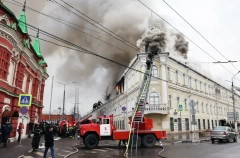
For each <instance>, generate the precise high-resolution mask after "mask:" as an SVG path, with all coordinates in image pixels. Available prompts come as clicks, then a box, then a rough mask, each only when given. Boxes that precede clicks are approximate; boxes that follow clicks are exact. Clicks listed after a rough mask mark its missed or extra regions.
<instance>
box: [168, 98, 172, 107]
mask: <svg viewBox="0 0 240 158" xmlns="http://www.w3.org/2000/svg"><path fill="white" fill-rule="evenodd" d="M168 103H169V107H170V108H172V96H171V95H168Z"/></svg>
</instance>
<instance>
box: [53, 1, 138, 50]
mask: <svg viewBox="0 0 240 158" xmlns="http://www.w3.org/2000/svg"><path fill="white" fill-rule="evenodd" d="M50 1H51V2H53V3H55V4H57V5H58V6H60V7H61V8H63V9H65V10H67V11H68V12H70V13H73V14H74V15H76V16H77V17H79V18H81V19H83V20H84V21H86V22H88V23H90V24H91V25H93V26H95V27H97V28H98V29H100V30H102V31H103V32H105V33H107V34H109V35H110V36H112V37H114V38H115V39H117V40H118V41H120V42H122V43H124V44H126V45H128V46H129V47H131V48H132V49H134V50H137V51H139V48H137V47H135V46H132V44H131V43H130V44H129V42H128V41H126V40H125V39H123V38H122V39H121V37H120V36H118V35H117V34H115V33H113V34H114V35H115V36H113V34H112V33H109V32H107V31H105V30H104V29H102V28H100V27H99V26H97V25H96V24H94V23H92V22H90V21H89V20H88V19H86V18H84V17H82V16H80V15H79V14H77V13H75V12H73V11H71V10H70V9H68V8H66V7H65V6H63V5H62V4H60V3H58V2H56V1H55V0H50ZM66 4H67V3H66ZM67 5H68V4H67ZM69 6H70V7H72V6H71V5H69ZM72 8H73V9H74V10H76V9H75V8H74V7H72ZM78 12H80V11H78ZM99 25H100V24H99ZM116 36H117V37H116Z"/></svg>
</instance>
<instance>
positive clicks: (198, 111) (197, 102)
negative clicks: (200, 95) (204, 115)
mask: <svg viewBox="0 0 240 158" xmlns="http://www.w3.org/2000/svg"><path fill="white" fill-rule="evenodd" d="M197 112H199V105H198V101H197Z"/></svg>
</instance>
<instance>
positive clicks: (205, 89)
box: [204, 84, 207, 93]
mask: <svg viewBox="0 0 240 158" xmlns="http://www.w3.org/2000/svg"><path fill="white" fill-rule="evenodd" d="M204 91H205V93H207V85H206V84H204Z"/></svg>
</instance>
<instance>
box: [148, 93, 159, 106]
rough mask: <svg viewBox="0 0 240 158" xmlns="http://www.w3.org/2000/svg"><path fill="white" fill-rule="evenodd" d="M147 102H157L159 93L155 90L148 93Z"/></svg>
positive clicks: (151, 103) (152, 103)
mask: <svg viewBox="0 0 240 158" xmlns="http://www.w3.org/2000/svg"><path fill="white" fill-rule="evenodd" d="M149 103H150V105H154V104H159V95H158V94H157V93H156V92H152V93H151V94H150V95H149Z"/></svg>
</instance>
